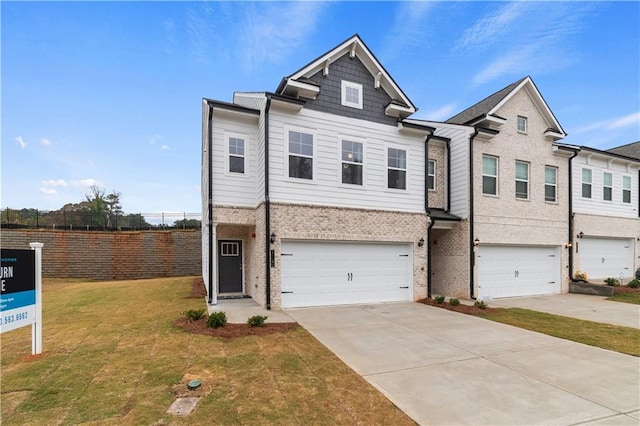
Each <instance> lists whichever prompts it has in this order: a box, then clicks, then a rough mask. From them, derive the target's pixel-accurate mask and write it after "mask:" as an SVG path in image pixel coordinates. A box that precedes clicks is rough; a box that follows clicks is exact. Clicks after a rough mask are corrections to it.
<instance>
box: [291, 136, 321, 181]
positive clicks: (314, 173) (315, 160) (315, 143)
mask: <svg viewBox="0 0 640 426" xmlns="http://www.w3.org/2000/svg"><path fill="white" fill-rule="evenodd" d="M289 132H299V133H306V134H308V135H311V136H313V155H312V156H311V157H310V158H311V159H313V170H312V172H311V179H301V178H295V177H289ZM317 147H318V133H317V131H316V130H315V129H309V128H306V127H295V126H284V149H283V152H284V163H283V167H282V168H283V169H284V170H283V171H284V179H285V180H287V181H289V182H296V183H303V184H307V185H308V184H314V183H315V182H316V176H317V170H318V158H317V155H316V153H317ZM295 155H297V156H301V157H305V156H304V155H298V154H295ZM307 158H309V157H307Z"/></svg>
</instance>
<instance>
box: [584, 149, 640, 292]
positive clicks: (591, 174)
mask: <svg viewBox="0 0 640 426" xmlns="http://www.w3.org/2000/svg"><path fill="white" fill-rule="evenodd" d="M572 170H573V176H574V179H573V213H574V215H573V224H572V225H573V226H572V230H573V231H574V232H573V238H574V261H573V265H572V271H573V273H574V276H575V273H578V272H583V273H586V274H587V278H588V280H589V281H592V282H598V281H602V280H604V279H606V278H616V279H620V277H622V278H623V279H626V280H627V282H628V280H630V279H632V278H633V277H634V276H635V271H636V269H637V268H638V267H640V262H639V261H638V255H639V254H640V242H639V240H640V204H639V203H640V200H639V192H640V191H639V188H638V181H639V179H640V172H639V170H640V142H636V143H633V144H628V145H624V146H621V147H617V148H612V149H610V150H608V151H600V150H597V149H593V148H589V147H584V146H583V147H580V153H579V154H578V155H577V157H575V158H574V159H573V160H572Z"/></svg>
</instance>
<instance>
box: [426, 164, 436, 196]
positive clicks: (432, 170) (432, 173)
mask: <svg viewBox="0 0 640 426" xmlns="http://www.w3.org/2000/svg"><path fill="white" fill-rule="evenodd" d="M427 167H428V169H427V189H431V190H435V189H436V160H429V162H428V163H427Z"/></svg>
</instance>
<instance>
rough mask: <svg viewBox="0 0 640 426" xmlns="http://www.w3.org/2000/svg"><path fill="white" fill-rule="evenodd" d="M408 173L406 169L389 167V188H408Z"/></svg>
mask: <svg viewBox="0 0 640 426" xmlns="http://www.w3.org/2000/svg"><path fill="white" fill-rule="evenodd" d="M406 174H407V172H405V171H404V170H392V169H389V174H388V186H389V188H396V189H407V182H406V179H407V177H406Z"/></svg>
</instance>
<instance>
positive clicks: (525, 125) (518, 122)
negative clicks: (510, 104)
mask: <svg viewBox="0 0 640 426" xmlns="http://www.w3.org/2000/svg"><path fill="white" fill-rule="evenodd" d="M520 119H522V120H523V122H524V130H520ZM516 129H517V130H518V133H523V134H527V132H529V120H528V119H527V117H525V116H524V115H519V116H518V118H516Z"/></svg>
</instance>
